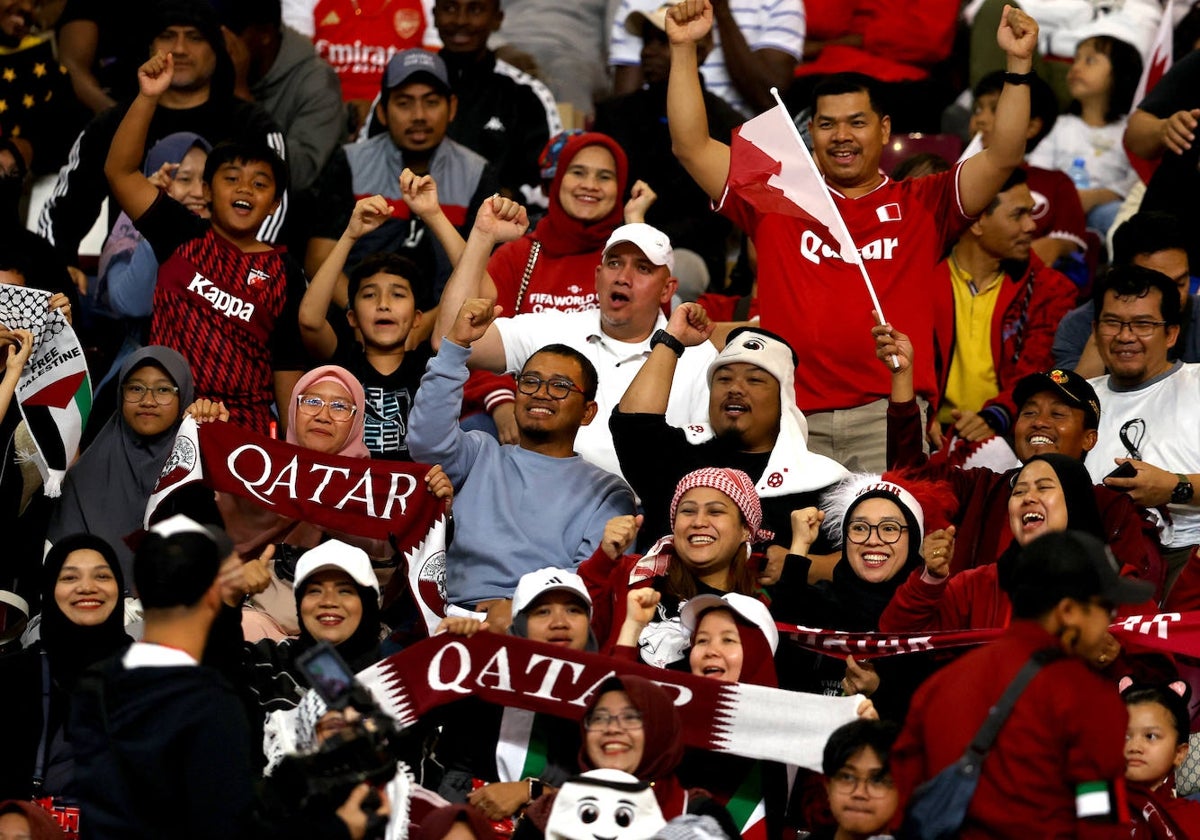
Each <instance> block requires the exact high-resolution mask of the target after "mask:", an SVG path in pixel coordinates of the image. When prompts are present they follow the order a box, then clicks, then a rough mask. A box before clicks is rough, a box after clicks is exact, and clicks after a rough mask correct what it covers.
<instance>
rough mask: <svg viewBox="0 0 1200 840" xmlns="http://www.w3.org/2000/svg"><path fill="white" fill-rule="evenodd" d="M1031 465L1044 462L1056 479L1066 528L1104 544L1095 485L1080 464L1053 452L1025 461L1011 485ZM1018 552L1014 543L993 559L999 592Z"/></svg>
mask: <svg viewBox="0 0 1200 840" xmlns="http://www.w3.org/2000/svg"><path fill="white" fill-rule="evenodd" d="M1034 461H1045V462H1046V463H1047V464H1049V465H1050V469H1052V470H1054V474H1055V475H1056V476H1058V483H1059V484H1061V485H1062V489H1063V500H1064V501H1065V502H1066V506H1067V527H1068V528H1070V529H1071V530H1072V531H1083V532H1085V533H1088V534H1091V535H1092V536H1093V537H1096V538H1097V539H1098V540H1101V541H1102V542H1105V543H1107V542H1108V539H1107V535H1106V534H1105V533H1104V520H1103V519H1102V518H1101V516H1100V508H1099V506H1098V505H1097V504H1096V485H1095V483H1094V482H1093V481H1092V476H1091V474H1090V473H1089V472H1088V469H1087V467H1085V466H1084V465H1083V461H1080V460H1079V459H1078V458H1072V457H1070V456H1068V455H1060V454H1059V453H1057V452H1051V453H1048V454H1046V455H1035V456H1033V457H1032V458H1030V459H1029V460H1028V461H1026V462H1025V465H1024V466H1023V467H1021V469H1020V470H1018V471H1017V472H1016V474H1015V475H1014V476H1013V483H1014V484H1015V483H1016V481H1017V479H1018V478H1019V477H1020V475H1021V473H1023V472H1024V471H1025V468H1026V467H1028V466H1029V465H1030V464H1032V463H1033V462H1034ZM1021 550H1022V546H1021V545H1020V544H1019V543H1018V542H1017V541H1016V540H1015V539H1014V540H1013V541H1012V543H1011V544H1010V545H1009V546H1008V548H1006V549H1005V550H1004V553H1003V554H1001V555H1000V556H999V557H998V558H996V573H997V576H998V578H999V580H1000V586H1001V588H1002V589H1004V590H1005V591H1006V592H1007V591H1008V587H1007V585H1006V581H1007V579H1008V575H1009V574H1010V573H1011V572H1012V568H1013V562H1014V561H1015V560H1016V559H1017V555H1019V554H1020V553H1021Z"/></svg>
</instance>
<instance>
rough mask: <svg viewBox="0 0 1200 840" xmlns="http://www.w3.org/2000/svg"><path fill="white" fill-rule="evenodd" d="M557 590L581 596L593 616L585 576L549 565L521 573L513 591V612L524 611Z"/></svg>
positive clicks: (589, 613)
mask: <svg viewBox="0 0 1200 840" xmlns="http://www.w3.org/2000/svg"><path fill="white" fill-rule="evenodd" d="M556 590H561V591H563V592H570V593H571V594H572V595H576V596H578V597H579V598H581V599H582V600H583V602H584V603H585V604H587V611H588V616H591V614H592V596H591V595H588V591H587V587H586V586H584V584H583V578H581V577H580V576H579V575H577V574H575V573H574V572H568V571H567V570H566V569H556V568H554V567H553V566H547V567H546V568H544V569H538V570H537V571H536V572H529V573H528V574H524V575H521V579H520V580H519V581H517V588H516V590H515V591H514V592H513V605H512V610H513V614H514V615H515V614H516V613H519V612H524V611H525V610H527V609H528V608H529V607H530V605H531V604H533V602H534V601H536V600H537V599H538V598H540V597H542V596H543V595H545V594H546V593H547V592H554V591H556Z"/></svg>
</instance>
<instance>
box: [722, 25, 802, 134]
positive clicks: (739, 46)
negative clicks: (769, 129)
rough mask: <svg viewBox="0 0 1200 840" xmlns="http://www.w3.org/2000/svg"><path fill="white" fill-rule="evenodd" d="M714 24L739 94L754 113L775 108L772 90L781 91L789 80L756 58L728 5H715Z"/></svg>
mask: <svg viewBox="0 0 1200 840" xmlns="http://www.w3.org/2000/svg"><path fill="white" fill-rule="evenodd" d="M713 23H714V25H715V26H716V27H717V31H718V32H720V34H721V53H722V54H723V55H724V56H725V68H726V70H728V72H729V78H730V79H732V80H733V85H734V87H735V88H736V89H737V91H738V93H740V94H741V95H742V97H743V98H744V99H745V100H746V102H747V103H748V104H750V105H751V106H752V107H753V109H754V110H755V111H764V110H766V109H767V108H770V107H771V106H772V105H774V104H775V100H774V99H773V98H772V97H771V88H772V87H782V86H783V85H784V84H785V83H786V81H787V79H785V78H780V77H781V76H782V75H783V74H782V73H778V74H777V73H772V72H771V68H769V67H768V66H767V63H766V62H765V61H763V60H762V57H761V56H759V55H756V54H755V52H754V50H752V49H751V48H750V45H749V44H748V43H747V42H746V36H745V35H744V34H743V33H742V29H741V27H739V26H738V24H737V21H736V20H734V17H733V12H732V11H731V10H730V8H729V4H728V3H716V4H714V5H713Z"/></svg>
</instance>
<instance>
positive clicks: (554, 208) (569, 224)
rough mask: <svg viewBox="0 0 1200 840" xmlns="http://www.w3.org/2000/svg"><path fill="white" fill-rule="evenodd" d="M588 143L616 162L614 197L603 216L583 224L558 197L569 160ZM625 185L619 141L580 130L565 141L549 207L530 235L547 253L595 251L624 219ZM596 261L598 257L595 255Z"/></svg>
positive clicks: (624, 161) (626, 165)
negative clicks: (569, 212) (572, 216)
mask: <svg viewBox="0 0 1200 840" xmlns="http://www.w3.org/2000/svg"><path fill="white" fill-rule="evenodd" d="M588 146H603V147H604V148H605V149H608V151H609V152H610V153H611V154H612V156H613V160H614V161H616V164H617V201H616V203H615V204H614V205H613V209H612V210H611V211H610V212H609V214H608V215H607V216H605V217H604V218H603V219H601V220H600V221H598V222H592V223H590V224H584V223H583V222H581V221H579V220H578V219H572V218H571V217H570V216H568V215H567V211H566V210H564V209H563V206H562V202H561V201H559V193H560V192H561V191H562V182H563V178H564V177H565V175H566V173H567V169H568V168H569V167H570V166H571V160H572V159H573V158H574V157H575V155H577V154H579V153H580V152H581V151H582V150H584V149H586V148H587V147H588ZM628 186H629V161H628V160H627V159H626V157H625V150H624V149H622V148H621V144H620V143H618V142H617V141H616V140H614V139H612V138H611V137H609V136H608V135H607V134H597V133H596V132H592V131H589V132H584V133H583V134H579V135H576V136H575V137H572V138H571V139H570V140H568V141H567V142H566V145H564V146H563V148H562V152H560V153H559V156H558V165H557V169H556V170H555V172H554V180H553V181H551V182H550V196H549V197H550V209H549V211H548V212H547V213H546V217H545V218H544V219H542V220H541V221H540V222H538V226H537V230H535V231H534V232H533V233H532V234H531V235H532V236H533V238H534V239H536V240H537V241H538V242H540V243H542V250H544V251H545V252H546V255H547V256H551V257H560V256H566V255H569V254H586V253H588V252H590V251H595V252H597V253H599V252H600V250H601V249H602V248H603V247H604V243H605V242H607V241H608V237H609V236H611V235H612V232H613V231H614V230H616V229H617V228H618V227H619V226H620V225H621V224H622V223H623V222H624V212H625V211H624V207H623V202H624V200H625V192H626V190H627V188H628ZM597 262H599V258H598V257H597Z"/></svg>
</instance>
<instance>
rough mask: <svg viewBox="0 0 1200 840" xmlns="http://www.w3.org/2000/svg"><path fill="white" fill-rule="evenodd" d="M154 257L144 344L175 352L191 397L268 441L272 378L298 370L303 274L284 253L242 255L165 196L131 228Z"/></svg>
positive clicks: (301, 357) (301, 355)
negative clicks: (187, 369) (186, 372)
mask: <svg viewBox="0 0 1200 840" xmlns="http://www.w3.org/2000/svg"><path fill="white" fill-rule="evenodd" d="M136 225H137V228H138V230H140V231H141V232H142V234H143V235H144V236H145V237H146V240H147V241H148V242H149V243H150V244H151V246H153V248H154V253H155V255H156V256H157V257H158V261H159V268H158V285H157V286H156V287H155V290H154V313H153V315H152V318H151V322H150V343H151V344H161V345H164V346H166V347H170V348H172V349H174V350H177V351H179V352H180V353H181V354H183V356H184V357H185V358H186V359H187V360H188V362H189V364H190V365H191V367H192V376H193V377H194V378H195V380H196V396H197V397H202V398H206V399H213V400H220V401H221V402H223V403H225V406H226V407H227V408H228V409H229V413H230V420H231V421H232V422H234V423H237V424H239V425H242V426H245V427H247V428H250V429H254V430H255V431H258V432H261V433H263V434H266V433H267V432H268V431H269V425H270V422H271V413H270V411H271V405H272V403H274V401H275V387H274V381H273V376H272V374H273V371H277V370H304V369H305V368H306V367H307V359H306V356H305V353H304V349H303V345H302V344H301V343H300V328H299V311H298V310H299V305H300V298H302V297H303V296H304V288H305V283H304V274H303V272H302V271H301V270H300V268H299V267H298V266H297V265H296V264H295V262H294V261H293V260H292V259H291V258H290V257H289V256H288V255H287V251H286V249H285V248H271V249H270V250H266V251H261V252H257V253H245V252H243V251H242V250H241V249H240V248H238V247H237V246H236V245H234V244H233V243H232V242H230V241H228V240H227V239H225V238H224V237H221V236H218V235H217V234H216V233H215V232H214V231H213V229H212V225H211V224H210V223H209V222H207V221H205V220H204V219H201V218H199V217H198V216H195V215H193V214H192V213H191V212H190V211H188V210H187V209H185V208H184V207H183V205H182V204H179V203H178V202H175V201H172V200H171V199H170V198H167V197H166V196H165V195H162V196H160V197H159V198H158V200H157V201H155V202H154V204H153V205H151V207H150V209H149V210H147V211H146V212H145V213H144V214H143V215H142V217H141V218H140V219H138V220H137V222H136Z"/></svg>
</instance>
